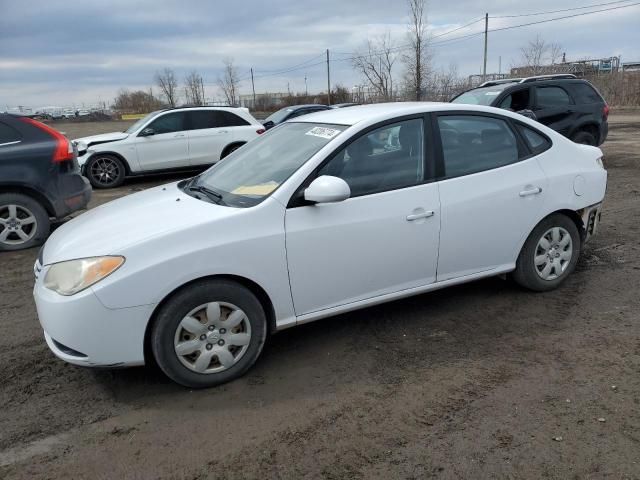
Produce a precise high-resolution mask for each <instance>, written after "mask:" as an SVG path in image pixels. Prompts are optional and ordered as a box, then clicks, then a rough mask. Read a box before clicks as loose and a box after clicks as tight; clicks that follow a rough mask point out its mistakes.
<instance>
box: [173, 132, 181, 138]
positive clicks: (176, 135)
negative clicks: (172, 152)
mask: <svg viewBox="0 0 640 480" xmlns="http://www.w3.org/2000/svg"><path fill="white" fill-rule="evenodd" d="M180 137H184V133H176V134H175V135H174V136H173V138H180Z"/></svg>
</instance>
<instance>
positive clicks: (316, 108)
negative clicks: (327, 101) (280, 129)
mask: <svg viewBox="0 0 640 480" xmlns="http://www.w3.org/2000/svg"><path fill="white" fill-rule="evenodd" d="M329 109H331V107H328V106H327V105H318V104H310V105H293V106H291V107H285V108H281V109H280V110H278V111H277V112H274V113H272V114H271V115H269V116H268V117H267V118H266V119H265V121H264V122H263V123H262V124H263V125H264V128H266V129H267V130H269V129H270V128H273V127H275V126H276V125H280V124H281V123H283V122H286V121H287V120H291V119H292V118H296V117H300V116H302V115H307V114H309V113H315V112H321V111H322V110H329Z"/></svg>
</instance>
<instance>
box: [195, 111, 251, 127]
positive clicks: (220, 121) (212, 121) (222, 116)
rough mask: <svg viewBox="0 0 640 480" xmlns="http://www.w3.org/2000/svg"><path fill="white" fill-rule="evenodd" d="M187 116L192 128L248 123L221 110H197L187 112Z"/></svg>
mask: <svg viewBox="0 0 640 480" xmlns="http://www.w3.org/2000/svg"><path fill="white" fill-rule="evenodd" d="M189 117H190V118H191V129H192V130H201V129H205V128H219V127H242V126H246V125H249V122H247V121H246V120H244V119H242V118H240V117H239V116H238V115H235V114H233V113H231V112H226V111H222V110H198V111H194V112H189Z"/></svg>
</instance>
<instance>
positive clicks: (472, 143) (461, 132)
mask: <svg viewBox="0 0 640 480" xmlns="http://www.w3.org/2000/svg"><path fill="white" fill-rule="evenodd" d="M438 127H439V130H440V139H441V142H442V154H443V160H444V169H445V172H444V173H445V176H446V177H447V178H451V177H460V176H462V175H469V174H471V173H477V172H482V171H484V170H491V169H493V168H498V167H503V166H505V165H509V164H511V163H514V162H517V161H518V156H519V155H518V143H517V141H516V137H515V135H514V133H513V131H512V130H511V128H510V127H509V125H508V124H507V122H506V121H504V120H501V119H499V118H493V117H483V116H480V115H443V116H439V117H438Z"/></svg>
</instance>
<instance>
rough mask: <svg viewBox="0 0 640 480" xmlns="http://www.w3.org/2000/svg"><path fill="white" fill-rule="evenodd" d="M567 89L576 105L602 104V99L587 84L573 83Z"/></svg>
mask: <svg viewBox="0 0 640 480" xmlns="http://www.w3.org/2000/svg"><path fill="white" fill-rule="evenodd" d="M569 89H570V90H571V93H572V94H573V97H574V98H575V99H576V102H577V103H602V97H600V95H599V94H598V92H596V90H595V88H593V87H592V86H591V85H589V84H587V83H573V84H571V85H570V86H569Z"/></svg>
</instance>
